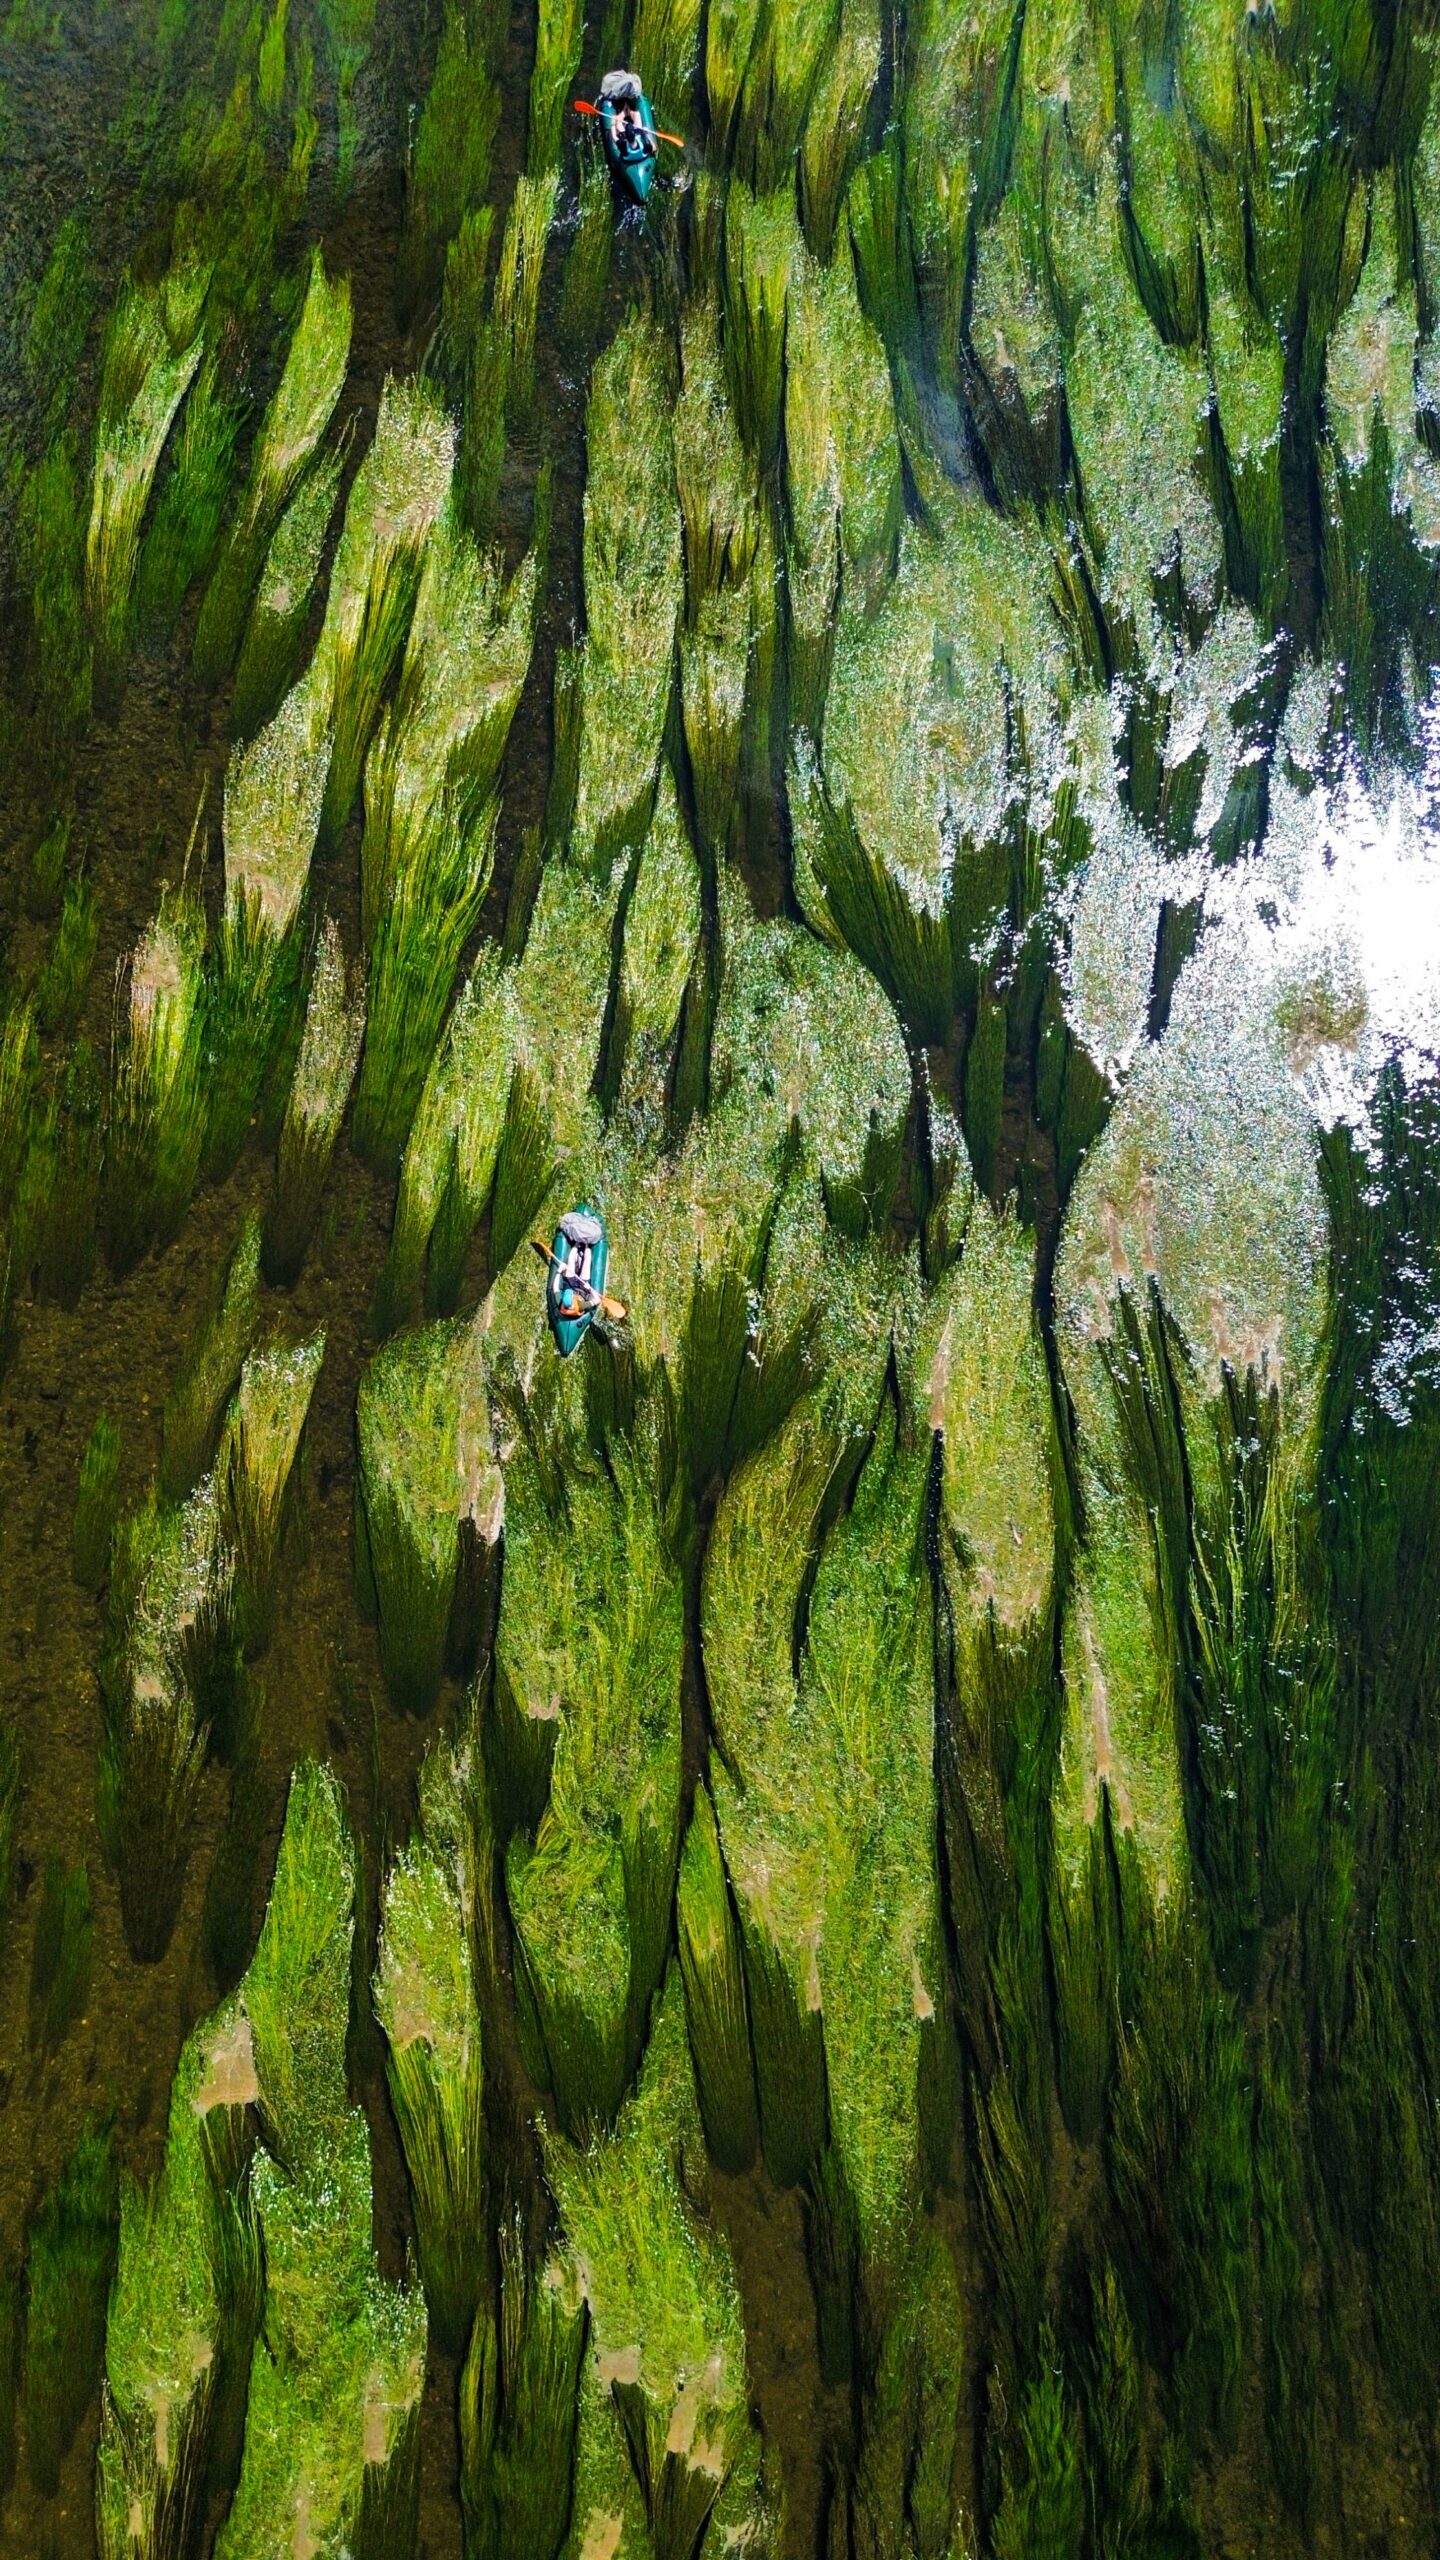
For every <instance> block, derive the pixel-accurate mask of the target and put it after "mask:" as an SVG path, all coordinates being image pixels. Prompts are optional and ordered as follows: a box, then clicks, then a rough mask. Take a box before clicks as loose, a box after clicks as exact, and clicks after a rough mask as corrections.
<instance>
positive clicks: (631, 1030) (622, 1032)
mask: <svg viewBox="0 0 1440 2560" xmlns="http://www.w3.org/2000/svg"><path fill="white" fill-rule="evenodd" d="M700 926H701V887H700V866H699V864H698V862H697V861H696V859H695V855H694V851H693V849H692V847H691V843H690V839H689V836H688V835H687V834H686V832H685V827H684V823H683V821H682V819H681V816H680V807H679V802H678V801H677V799H676V796H675V786H674V783H673V782H672V780H671V778H670V769H669V766H668V765H665V764H662V765H661V768H660V787H659V789H658V791H657V792H656V795H655V815H654V817H653V818H652V820H651V822H650V833H649V834H648V836H647V837H646V839H645V848H644V851H643V853H642V854H641V856H640V864H639V868H638V870H637V871H636V874H635V881H634V886H633V887H632V889H631V892H630V897H629V900H628V902H627V904H626V908H625V938H624V942H623V944H622V946H621V953H620V976H619V982H618V985H617V988H616V996H615V1013H614V1018H613V1021H612V1024H611V1030H610V1060H609V1064H608V1067H607V1082H608V1083H610V1084H611V1085H613V1086H614V1087H615V1088H616V1089H617V1091H619V1092H620V1093H621V1094H622V1096H623V1097H624V1098H625V1099H626V1101H628V1102H629V1103H630V1104H631V1105H632V1106H634V1105H640V1104H641V1103H642V1098H644V1097H649V1099H650V1101H651V1104H652V1107H656V1105H657V1104H658V1101H659V1100H660V1099H662V1098H663V1078H664V1069H665V1061H666V1059H667V1057H668V1054H669V1049H670V1045H671V1043H672V1041H673V1039H674V1035H675V1029H676V1025H677V1023H678V1022H679V1019H680V1008H681V1005H682V1004H683V1003H684V1000H685V990H686V987H687V986H688V985H689V983H690V976H691V971H692V969H693V968H694V965H695V957H696V953H697V951H698V949H699V945H700ZM657 1087H659V1088H661V1091H660V1093H659V1094H657V1092H656V1088H657Z"/></svg>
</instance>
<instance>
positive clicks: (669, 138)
mask: <svg viewBox="0 0 1440 2560" xmlns="http://www.w3.org/2000/svg"><path fill="white" fill-rule="evenodd" d="M570 104H571V106H572V107H573V108H574V110H575V113H576V114H577V116H598V114H599V113H600V110H599V108H598V107H592V106H591V104H590V101H589V99H588V98H572V99H571V101H570ZM640 130H641V132H642V133H648V134H649V136H650V139H651V141H652V142H673V143H674V145H675V148H676V150H677V151H683V150H684V149H685V136H684V134H683V133H662V132H661V130H660V127H659V126H658V124H642V126H641V127H640Z"/></svg>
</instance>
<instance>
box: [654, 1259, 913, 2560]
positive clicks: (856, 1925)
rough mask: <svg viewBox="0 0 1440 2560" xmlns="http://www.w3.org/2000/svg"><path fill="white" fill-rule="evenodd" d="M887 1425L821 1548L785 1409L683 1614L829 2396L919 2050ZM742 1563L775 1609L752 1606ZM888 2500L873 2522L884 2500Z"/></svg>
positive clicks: (847, 1471)
mask: <svg viewBox="0 0 1440 2560" xmlns="http://www.w3.org/2000/svg"><path fill="white" fill-rule="evenodd" d="M877 1277H878V1274H872V1275H871V1277H870V1285H871V1288H872V1290H874V1291H875V1298H874V1301H873V1303H874V1304H875V1305H877V1306H880V1307H883V1306H884V1304H885V1296H886V1292H885V1290H884V1288H883V1287H881V1288H880V1289H876V1286H875V1284H876V1278H877ZM883 1343H884V1337H883V1336H882V1345H883ZM882 1345H877V1344H873V1343H871V1344H867V1347H866V1350H865V1353H864V1356H863V1358H862V1360H861V1361H860V1364H859V1367H858V1369H857V1373H856V1376H855V1379H854V1381H853V1387H854V1389H856V1390H858V1389H859V1386H860V1381H861V1379H862V1377H868V1379H869V1382H870V1386H871V1391H872V1392H873V1391H874V1389H875V1388H876V1387H877V1386H878V1384H879V1379H878V1377H877V1373H876V1366H875V1352H876V1350H877V1349H879V1350H880V1352H881V1357H882V1358H883V1347H882ZM852 1356H853V1354H852ZM838 1418H839V1417H838V1415H837V1416H836V1419H837V1420H838ZM898 1419H899V1418H898V1416H897V1415H896V1414H895V1412H894V1411H893V1409H892V1410H890V1411H888V1412H887V1413H886V1415H885V1416H884V1417H883V1419H882V1424H881V1430H880V1436H879V1438H878V1439H877V1441H876V1443H875V1446H874V1448H873V1451H872V1454H871V1455H870V1457H869V1459H868V1461H867V1463H866V1464H865V1466H864V1469H863V1471H862V1473H861V1474H860V1478H859V1483H858V1487H857V1488H856V1490H855V1492H854V1497H853V1502H852V1505H851V1507H850V1509H849V1510H848V1512H846V1513H845V1514H844V1515H843V1516H842V1518H841V1519H840V1520H839V1521H838V1523H836V1524H835V1525H834V1526H833V1527H831V1528H830V1529H829V1531H828V1534H826V1529H825V1523H826V1516H827V1514H828V1513H829V1512H831V1511H832V1510H833V1508H834V1505H835V1502H836V1500H837V1498H838V1497H839V1495H840V1493H841V1490H842V1488H843V1486H844V1485H845V1483H846V1481H847V1479H848V1478H849V1477H851V1476H852V1475H853V1472H854V1467H855V1461H856V1457H857V1456H858V1454H859V1452H858V1450H857V1449H856V1447H855V1444H854V1442H853V1441H852V1442H851V1444H850V1448H849V1450H848V1451H847V1450H846V1446H845V1440H844V1438H843V1437H842V1436H841V1434H840V1433H839V1432H838V1431H837V1430H836V1428H835V1423H834V1421H832V1423H831V1424H830V1426H829V1427H828V1428H827V1427H825V1425H824V1424H823V1423H821V1421H820V1415H819V1412H818V1411H817V1410H816V1409H815V1408H814V1407H813V1406H811V1407H808V1408H807V1406H806V1405H804V1404H802V1405H801V1406H800V1407H798V1408H797V1409H796V1412H795V1414H793V1415H792V1417H791V1419H790V1421H789V1423H787V1424H786V1425H785V1426H784V1428H783V1430H782V1432H781V1433H780V1435H779V1437H778V1439H777V1440H776V1441H774V1442H772V1443H770V1444H769V1445H768V1446H767V1448H766V1449H764V1450H762V1451H761V1452H760V1454H759V1455H758V1456H757V1457H756V1458H754V1459H752V1460H751V1461H750V1462H749V1463H748V1466H747V1467H746V1468H745V1469H743V1470H742V1471H741V1472H740V1474H738V1475H737V1476H736V1477H735V1478H734V1479H733V1481H732V1485H731V1487H730V1490H729V1492H728V1493H727V1494H726V1496H725V1498H724V1500H723V1502H722V1505H721V1508H720V1512H719V1514H718V1515H717V1520H716V1525H715V1530H714V1532H713V1534H712V1540H711V1547H710V1552H709V1556H708V1558H707V1564H706V1572H705V1585H704V1598H703V1604H702V1607H703V1616H702V1625H703V1630H704V1638H705V1644H706V1663H707V1671H708V1673H709V1677H710V1688H711V1698H712V1706H713V1707H714V1708H715V1709H716V1711H717V1715H718V1716H720V1717H721V1718H723V1721H722V1722H721V1723H720V1734H721V1740H722V1744H723V1748H724V1754H725V1757H724V1762H723V1764H722V1765H721V1766H720V1767H719V1768H717V1769H716V1770H715V1773H714V1788H715V1796H716V1805H717V1810H718V1814H719V1820H720V1827H721V1834H722V1837H723V1841H724V1846H725V1855H726V1861H727V1864H728V1867H729V1870H730V1875H731V1878H732V1881H733V1884H734V1887H735V1893H736V1899H737V1904H738V1907H739V1913H740V1928H741V1938H742V1943H743V1946H744V1951H745V1966H746V1977H747V1987H748V1991H749V1997H750V2016H751V2024H752V2028H753V2033H754V2039H755V2056H756V2064H757V2072H758V2082H759V2093H760V2121H761V2129H762V2135H763V2139H764V2145H765V2155H766V2160H767V2163H768V2164H769V2166H770V2167H771V2170H772V2174H775V2175H777V2176H780V2177H782V2178H786V2179H792V2180H793V2179H794V2178H795V2177H796V2176H799V2175H808V2178H809V2181H810V2215H809V2223H810V2247H811V2259H812V2270H813V2272H814V2275H815V2278H816V2283H817V2289H818V2296H819V2305H820V2314H821V2355H822V2360H823V2363H824V2367H825V2370H826V2371H827V2372H828V2373H829V2374H830V2375H831V2377H832V2378H840V2377H841V2376H842V2375H844V2374H847V2373H849V2372H851V2371H852V2369H853V2366H854V2359H855V2344H856V2322H857V2319H858V2322H859V2334H860V2337H861V2339H862V2340H863V2341H865V2342H867V2343H866V2348H865V2352H866V2353H867V2355H868V2354H870V2353H876V2354H878V2353H879V2352H880V2342H881V2340H882V2338H883V2336H884V2333H885V2330H886V2327H887V2324H888V2321H889V2318H890V2316H891V2311H892V2309H893V2301H894V2294H893V2289H894V2285H895V2282H896V2279H897V2270H898V2269H900V2268H901V2267H902V2266H903V2264H904V2261H905V2257H906V2253H907V2249H908V2247H909V2244H910V2239H911V2235H912V2229H913V2218H914V2215H915V2212H916V2210H917V2207H918V2203H919V2197H920V2190H921V2183H922V2175H923V2169H922V2150H923V2140H922V2125H921V2094H920V2093H921V2085H922V2082H923V2080H924V2078H925V2076H926V2074H927V2071H928V2070H929V2069H931V2068H932V2067H933V2066H932V2062H931V2060H930V2058H929V2057H930V2056H931V2055H932V2052H933V2045H934V2040H935V2038H936V2037H937V2036H938V2034H939V2032H940V2030H939V2028H938V2027H937V2025H936V2017H937V2001H938V1997H939V1994H940V1990H941V1957H940V1937H939V1896H938V1879H937V1876H936V1872H935V1864H934V1850H933V1840H934V1834H935V1820H936V1814H935V1799H934V1776H933V1759H934V1733H933V1718H934V1674H933V1656H932V1637H931V1624H930V1609H929V1604H928V1595H927V1594H926V1591H925V1588H924V1584H923V1581H922V1580H921V1579H920V1578H919V1577H918V1576H917V1574H916V1571H915V1565H916V1559H917V1556H918V1553H919V1551H920V1543H921V1533H922V1519H923V1510H924V1496H925V1482H926V1476H927V1473H928V1465H929V1452H928V1449H927V1448H926V1447H925V1446H924V1444H923V1443H921V1442H920V1441H918V1440H908V1437H907V1440H906V1441H905V1442H902V1439H901V1437H900V1433H899V1430H898V1429H897V1425H898ZM856 1423H857V1424H858V1427H859V1429H860V1430H861V1431H863V1430H864V1429H865V1424H864V1423H863V1422H860V1421H859V1417H858V1415H857V1416H856ZM854 1427H855V1426H854V1425H852V1428H854ZM732 1505H733V1508H732ZM817 1546H818V1547H819V1559H818V1568H817V1569H816V1571H815V1574H814V1581H813V1587H812V1588H811V1589H810V1591H809V1606H808V1614H807V1616H806V1618H805V1620H804V1641H803V1650H802V1649H801V1642H800V1632H799V1626H800V1622H799V1617H798V1611H799V1605H800V1599H801V1593H802V1591H804V1590H805V1589H806V1586H807V1580H808V1572H807V1566H808V1560H809V1558H810V1557H811V1556H813V1554H814V1552H815V1549H816V1547H817ZM762 1557H764V1558H768V1571H769V1573H770V1576H771V1579H772V1582H773V1583H774V1584H775V1585H777V1586H778V1588H777V1590H776V1594H775V1599H774V1601H773V1602H769V1601H768V1595H767V1604H761V1605H758V1606H757V1596H758V1595H757V1584H756V1576H755V1567H756V1565H757V1564H759V1563H760V1561H761V1558H762ZM747 1605H748V1611H749V1613H750V1616H751V1625H750V1627H749V1628H748V1629H746V1628H745V1627H744V1624H743V1621H744V1618H745V1615H746V1611H747ZM797 1654H798V1657H799V1658H798V1676H797V1669H796V1667H794V1665H795V1658H796V1655H797ZM822 2144H824V2146H825V2147H823V2148H822ZM877 2423H879V2422H878V2419H877ZM872 2490H873V2493H874V2494H875V2495H876V2496H877V2497H878V2496H879V2494H880V2492H879V2484H878V2481H875V2482H872ZM892 2497H893V2516H892V2522H893V2521H895V2520H898V2515H899V2513H900V2511H901V2508H902V2505H903V2487H902V2486H901V2485H900V2484H899V2483H896V2484H895V2485H894V2488H893V2492H892Z"/></svg>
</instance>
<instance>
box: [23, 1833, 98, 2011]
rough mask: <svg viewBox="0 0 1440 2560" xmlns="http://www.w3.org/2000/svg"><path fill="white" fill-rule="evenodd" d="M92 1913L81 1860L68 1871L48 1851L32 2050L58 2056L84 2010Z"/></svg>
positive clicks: (38, 1920)
mask: <svg viewBox="0 0 1440 2560" xmlns="http://www.w3.org/2000/svg"><path fill="white" fill-rule="evenodd" d="M94 1935H95V1914H94V1910H93V1908H92V1906H91V1902H90V1877H89V1873H88V1871H87V1869H86V1867H85V1863H84V1861H83V1859H82V1861H81V1863H80V1865H79V1866H78V1867H67V1866H66V1864H65V1861H64V1859H63V1858H57V1857H56V1855H55V1853H54V1851H53V1850H52V1851H51V1852H50V1854H49V1856H48V1857H47V1858H46V1860H45V1879H44V1883H43V1885H42V1887H41V1894H40V1908H39V1910H38V1912H37V1913H36V1915H35V1936H34V1939H33V1941H32V1944H31V1950H30V2023H29V2042H30V2047H31V2050H32V2052H40V2053H45V2054H52V2053H56V2052H58V2050H59V2048H60V2046H61V2045H62V2044H63V2043H64V2041H65V2038H66V2036H67V2035H68V2034H69V2032H70V2029H71V2028H72V2026H73V2025H74V2023H75V2020H76V2019H77V2017H78V2016H79V2014H80V2012H81V2010H82V2009H83V2008H84V2006H85V2001H86V1997H87V1995H88V1993H89V1989H90V1956H91V1943H92V1940H93V1938H94Z"/></svg>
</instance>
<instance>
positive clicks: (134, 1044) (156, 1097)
mask: <svg viewBox="0 0 1440 2560" xmlns="http://www.w3.org/2000/svg"><path fill="white" fill-rule="evenodd" d="M204 948H205V923H204V918H203V916H202V914H201V912H200V910H199V907H198V905H197V904H196V902H195V901H194V899H193V898H191V897H190V896H189V894H188V892H187V891H186V890H184V889H183V888H182V889H181V890H180V891H179V892H178V893H176V892H173V891H171V890H169V889H165V890H163V891H162V892H161V898H160V905H159V908H158V910H157V912H156V916H155V920H154V922H153V923H152V924H151V926H150V928H149V931H148V932H147V933H146V934H145V935H144V936H143V937H142V938H141V940H140V941H139V942H138V943H137V944H136V946H135V949H134V952H133V954H132V955H131V961H130V978H129V988H128V999H127V1002H126V1005H125V1009H124V1013H123V1015H122V1017H121V1024H120V1025H119V1026H117V1039H116V1046H117V1051H118V1055H117V1057H116V1062H115V1068H114V1080H113V1086H112V1092H111V1100H110V1126H109V1137H108V1143H107V1148H106V1158H105V1231H106V1238H105V1240H106V1250H107V1252H108V1254H109V1257H110V1262H111V1265H112V1267H113V1268H114V1269H115V1270H116V1271H119V1272H124V1271H129V1270H130V1269H132V1268H133V1266H134V1265H135V1264H136V1263H137V1262H138V1261H139V1260H140V1259H141V1256H142V1255H143V1254H144V1253H146V1252H147V1251H148V1250H149V1249H150V1248H151V1247H152V1246H160V1245H164V1244H167V1243H168V1242H169V1241H170V1239H171V1237H172V1236H173V1235H174V1234H175V1233H176V1231H177V1229H178V1227H179V1225H180V1221H181V1219H182V1218H183V1217H184V1215H185V1211H186V1209H187V1207H188V1206H189V1201H190V1194H191V1192H192V1191H193V1190H194V1188H195V1183H196V1179H197V1177H198V1174H199V1171H200V1154H201V1149H202V1146H203V1144H204V1136H205V1116H206V1096H205V1085H204V1076H203V1061H202V1055H201V1049H202V1041H201V1032H202V1019H203V1007H202V986H203V970H204Z"/></svg>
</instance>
